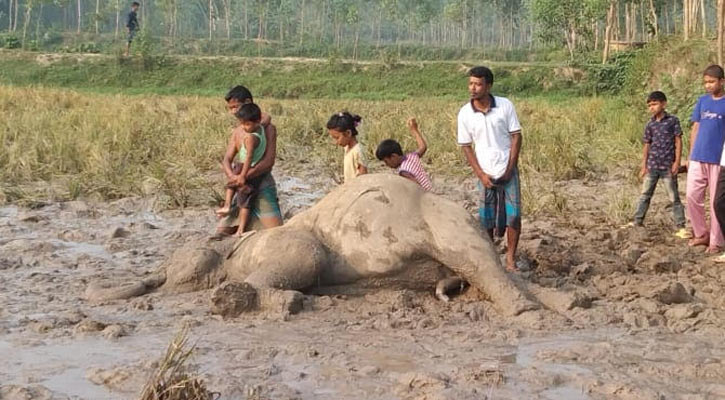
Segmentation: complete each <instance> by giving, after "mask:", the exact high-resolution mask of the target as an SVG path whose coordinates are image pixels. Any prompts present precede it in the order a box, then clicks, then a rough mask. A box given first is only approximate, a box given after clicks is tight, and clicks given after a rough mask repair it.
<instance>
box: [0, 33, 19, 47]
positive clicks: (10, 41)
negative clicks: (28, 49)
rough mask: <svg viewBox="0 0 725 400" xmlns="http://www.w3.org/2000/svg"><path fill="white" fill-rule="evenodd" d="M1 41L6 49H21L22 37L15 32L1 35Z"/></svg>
mask: <svg viewBox="0 0 725 400" xmlns="http://www.w3.org/2000/svg"><path fill="white" fill-rule="evenodd" d="M0 41H2V46H3V48H6V49H19V48H20V47H22V43H21V42H20V39H19V38H18V37H17V36H15V35H13V34H8V35H4V36H0Z"/></svg>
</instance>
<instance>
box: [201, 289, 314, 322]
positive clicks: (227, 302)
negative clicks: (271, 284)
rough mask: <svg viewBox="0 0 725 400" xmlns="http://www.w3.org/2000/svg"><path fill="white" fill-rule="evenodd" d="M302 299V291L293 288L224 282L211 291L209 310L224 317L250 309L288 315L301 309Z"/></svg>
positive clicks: (236, 314)
mask: <svg viewBox="0 0 725 400" xmlns="http://www.w3.org/2000/svg"><path fill="white" fill-rule="evenodd" d="M302 300H303V295H302V293H300V292H297V291H294V290H277V289H271V288H260V289H257V288H255V287H253V286H252V285H250V284H248V283H236V282H225V283H223V284H222V285H221V286H219V287H218V288H216V289H215V290H214V292H213V293H212V296H211V312H212V314H219V315H221V316H222V317H223V318H225V319H226V318H234V317H237V316H239V315H240V314H242V313H244V312H250V311H268V312H271V313H279V314H282V315H289V314H296V313H298V312H300V311H301V310H302Z"/></svg>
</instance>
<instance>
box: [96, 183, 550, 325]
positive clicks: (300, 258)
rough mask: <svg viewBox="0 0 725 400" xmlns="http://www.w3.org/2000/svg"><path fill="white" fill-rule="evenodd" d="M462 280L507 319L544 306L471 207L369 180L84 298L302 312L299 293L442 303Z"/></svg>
mask: <svg viewBox="0 0 725 400" xmlns="http://www.w3.org/2000/svg"><path fill="white" fill-rule="evenodd" d="M462 281H465V282H467V283H468V284H470V285H471V286H473V287H475V288H476V289H478V290H479V291H480V292H481V293H483V294H484V295H485V296H486V298H487V299H490V301H491V302H492V303H493V305H494V307H495V308H496V309H497V310H498V311H499V312H501V313H502V314H504V315H512V316H514V315H518V314H521V313H523V312H525V311H532V310H537V309H540V308H541V304H540V303H539V302H538V301H537V300H536V299H535V298H534V297H532V296H531V295H529V294H527V293H526V292H525V290H524V289H522V288H521V287H519V286H520V285H517V284H515V282H514V281H513V280H512V279H511V278H510V277H509V275H507V273H506V272H505V271H504V269H503V267H502V265H501V261H500V258H499V255H498V252H497V250H496V248H495V247H494V245H493V243H492V241H491V239H490V237H489V236H488V234H487V233H486V232H484V231H483V230H482V229H481V227H480V224H479V222H478V221H477V220H476V219H475V218H474V217H473V216H471V214H470V213H469V212H468V211H466V209H464V208H463V207H462V206H460V205H458V204H456V203H454V202H453V201H451V200H448V199H446V198H444V197H441V196H439V195H436V194H433V193H430V192H426V191H424V190H422V189H421V188H420V187H419V186H418V185H417V184H416V183H415V182H412V181H410V180H408V179H405V178H403V177H400V176H397V175H393V174H368V175H362V176H360V177H357V178H355V179H354V180H353V181H351V182H349V183H346V184H344V185H341V186H339V187H337V188H336V189H334V190H332V191H331V192H330V193H329V194H327V195H326V196H325V197H324V198H322V199H321V200H320V201H319V202H318V203H317V204H315V205H314V206H312V207H311V208H309V209H307V210H305V211H303V212H301V213H299V214H298V215H296V216H294V217H293V218H291V219H290V220H289V221H288V222H287V223H286V224H285V225H283V226H280V227H276V228H272V229H267V230H262V231H251V232H248V233H245V234H244V235H242V237H241V238H239V239H238V240H236V241H234V240H226V241H224V242H221V243H219V242H217V243H213V242H203V243H202V242H199V243H192V244H187V245H185V246H184V247H183V248H182V249H179V250H177V252H176V253H175V254H174V255H172V256H171V257H170V258H169V259H168V260H167V261H166V262H165V263H164V265H162V267H161V268H160V270H159V273H158V274H156V275H154V276H153V277H151V278H147V279H146V280H144V281H141V282H132V283H127V284H123V285H118V284H116V283H111V284H108V283H106V284H91V285H90V286H89V287H88V289H87V291H86V295H87V297H88V298H89V300H110V299H118V298H129V297H133V296H138V295H142V294H144V293H147V292H149V291H151V290H155V289H161V290H166V291H169V292H189V291H197V290H205V289H211V288H214V287H218V288H217V290H216V292H214V294H213V296H212V303H213V304H217V306H218V307H222V308H223V307H227V308H228V305H227V306H223V305H222V304H226V303H225V300H227V299H225V297H226V296H236V298H237V300H235V301H233V302H232V303H233V306H232V307H231V308H232V309H233V310H232V311H233V312H232V313H233V314H235V315H236V314H238V313H239V312H242V311H245V310H248V309H251V308H254V307H264V306H269V305H270V304H276V305H277V306H280V304H281V305H282V306H284V307H288V308H289V309H290V310H293V309H299V308H300V304H301V301H300V300H299V298H300V297H301V293H300V292H299V291H308V292H310V291H312V292H314V291H319V290H322V289H323V288H334V287H337V286H340V285H365V286H375V287H388V286H395V285H398V286H412V287H414V288H422V289H425V288H431V287H433V286H434V285H435V283H436V282H438V286H437V290H436V292H437V295H438V297H439V298H441V299H443V300H447V296H446V295H445V292H446V291H447V290H448V289H450V288H451V287H453V286H457V285H459V284H460V283H461V282H462ZM230 285H231V286H230ZM239 299H241V300H239ZM213 307H214V305H213ZM227 311H229V310H227Z"/></svg>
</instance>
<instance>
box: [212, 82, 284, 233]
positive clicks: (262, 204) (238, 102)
mask: <svg viewBox="0 0 725 400" xmlns="http://www.w3.org/2000/svg"><path fill="white" fill-rule="evenodd" d="M224 101H225V103H226V109H227V111H228V112H229V114H231V115H235V114H236V112H237V111H238V110H239V109H240V108H241V107H242V106H243V105H244V104H248V103H252V102H253V101H254V100H253V98H252V93H251V92H250V91H249V89H247V88H246V87H244V86H242V85H238V86H235V87H233V88H232V89H230V90H229V92H227V94H226V95H225V96H224ZM261 125H262V126H263V127H264V136H265V139H266V150H265V153H264V156H263V157H262V159H261V160H260V161H259V163H258V164H257V165H256V166H254V167H252V168H250V171H249V174H248V175H247V176H246V177H244V178H243V177H240V176H239V174H235V173H234V170H233V168H232V163H233V162H234V159H235V157H236V156H237V154H238V152H239V148H240V147H241V146H242V142H241V137H242V136H243V134H244V128H242V127H241V125H239V126H237V127H235V128H234V130H233V132H232V135H231V138H230V140H229V143H228V145H227V149H226V152H225V154H224V159H223V160H222V169H223V170H224V174H225V175H226V177H227V178H228V180H229V183H230V184H233V186H239V184H240V183H241V180H242V179H244V180H246V179H249V178H250V177H252V178H256V177H261V179H262V180H261V183H260V185H259V194H258V195H257V196H256V198H255V199H254V200H253V201H252V203H253V204H252V208H251V214H252V215H254V216H255V217H256V218H258V219H259V222H260V223H261V225H262V227H263V228H264V229H267V228H273V227H275V226H280V225H282V213H281V211H280V208H279V199H278V198H277V184H276V183H275V181H274V177H273V176H272V168H273V167H274V163H275V158H276V154H277V129H276V127H275V126H274V124H272V123H271V118H270V116H269V115H267V114H265V113H262V121H261ZM239 212H240V210H239V207H237V202H236V201H232V203H231V204H230V210H229V214H228V215H227V216H226V217H224V218H221V219H220V221H219V224H218V225H217V228H216V233H215V234H214V235H213V236H212V237H211V239H212V240H222V239H224V238H225V237H228V236H230V235H232V234H234V233H235V232H237V231H238V230H239V225H238V223H239V218H238V216H239V214H238V213H239ZM243 229H244V228H242V230H243Z"/></svg>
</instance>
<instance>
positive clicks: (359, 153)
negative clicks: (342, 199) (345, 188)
mask: <svg viewBox="0 0 725 400" xmlns="http://www.w3.org/2000/svg"><path fill="white" fill-rule="evenodd" d="M361 121H362V118H360V116H359V115H353V114H350V113H349V112H347V111H344V112H341V113H337V114H333V115H332V117H330V120H329V121H327V132H328V133H329V134H330V137H332V140H334V141H335V144H336V145H338V146H341V147H343V148H344V149H345V157H344V159H343V163H342V164H343V177H344V182H345V183H347V182H350V181H351V180H353V179H355V178H356V177H358V176H360V175H364V174H367V173H368V167H367V163H366V162H365V152H364V151H363V147H362V145H361V144H360V143H359V142H358V141H357V133H358V132H357V126H358V125H359V124H360V122H361Z"/></svg>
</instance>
